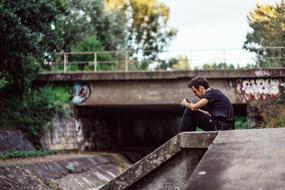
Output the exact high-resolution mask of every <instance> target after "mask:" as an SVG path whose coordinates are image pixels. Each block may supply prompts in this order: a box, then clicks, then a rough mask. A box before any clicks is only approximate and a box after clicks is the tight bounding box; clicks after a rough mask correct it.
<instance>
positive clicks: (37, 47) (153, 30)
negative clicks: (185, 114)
mask: <svg viewBox="0 0 285 190" xmlns="http://www.w3.org/2000/svg"><path fill="white" fill-rule="evenodd" d="M169 11H170V10H169V8H168V7H167V6H166V5H165V4H163V3H160V2H159V1H158V0H129V1H126V0H84V1H82V0H38V1H37V2H36V3H35V1H34V0H2V1H0V26H1V27H0V34H1V35H0V41H1V43H0V52H1V56H0V71H1V72H0V104H1V107H0V109H1V110H0V111H1V112H0V120H1V121H3V122H1V127H6V128H7V127H20V128H23V129H26V130H27V131H29V133H30V134H40V133H41V131H42V129H41V128H42V127H43V126H44V125H43V124H44V123H48V121H49V119H50V117H51V114H52V113H54V112H55V111H60V110H61V109H60V107H62V106H63V104H64V103H68V102H69V99H70V97H71V93H72V92H71V91H70V89H66V88H63V89H58V88H55V87H52V86H47V87H43V88H35V86H34V79H35V78H36V75H37V73H38V72H39V71H41V70H42V68H44V67H48V65H47V64H44V63H49V60H52V59H54V57H55V56H56V55H57V54H56V53H57V52H70V51H92V52H94V51H126V50H133V51H131V52H130V55H129V59H131V60H133V61H134V62H135V63H136V64H135V66H136V67H137V68H139V69H141V68H147V67H148V66H149V64H150V63H151V62H155V61H157V60H159V57H158V52H160V51H164V50H167V47H168V45H169V43H170V42H171V40H172V39H173V38H174V37H175V36H176V34H177V30H176V29H175V28H172V27H171V26H169V17H170V12H169ZM284 11H285V6H284V1H281V3H276V5H258V6H257V7H256V8H255V9H254V10H253V11H251V12H250V13H249V15H248V22H249V25H250V27H251V28H252V31H251V32H249V33H248V34H247V37H246V41H245V43H244V48H245V49H248V50H249V51H253V52H256V53H257V55H258V56H259V60H260V62H257V65H260V66H265V67H269V66H272V65H278V66H282V67H283V66H284V60H283V59H280V61H275V62H272V61H270V60H268V59H265V58H264V57H265V55H266V56H268V55H275V54H278V55H279V54H280V55H283V53H284V52H283V51H278V52H277V51H274V52H273V51H269V50H263V49H262V48H265V47H267V46H285V43H284V42H285V41H284V39H285V33H284V31H285V14H284ZM190 43H191V42H190ZM142 50H145V51H142ZM111 58H112V55H98V60H100V61H106V62H108V61H110V60H111ZM80 59H81V58H80ZM84 59H86V61H89V59H91V60H92V59H93V57H92V55H91V56H90V57H87V58H84ZM71 60H73V61H77V60H79V58H76V57H73V58H72V57H71ZM188 61H189V60H188V58H187V57H183V56H178V57H174V58H172V59H170V60H168V61H165V62H163V63H162V64H161V65H159V67H160V68H166V69H167V68H170V69H184V68H188V67H187V66H188V65H189V63H188ZM254 66H255V65H254ZM254 66H252V67H254ZM71 67H75V66H71ZM77 67H78V68H79V69H87V70H91V69H94V68H93V67H92V65H85V66H83V68H80V66H77ZM84 67H85V68H84ZM113 67H114V65H113V64H112V63H111V64H108V65H105V66H103V65H100V64H99V65H98V69H99V70H112V69H113ZM250 67H251V66H250ZM78 68H70V69H71V70H72V69H78ZM204 68H206V69H211V68H214V69H216V68H217V69H228V68H229V69H232V66H231V65H230V66H228V65H227V64H226V63H216V64H214V65H210V64H209V65H205V66H204ZM279 113H281V112H279ZM282 113H283V112H282ZM272 117H273V116H272ZM281 120H282V118H281Z"/></svg>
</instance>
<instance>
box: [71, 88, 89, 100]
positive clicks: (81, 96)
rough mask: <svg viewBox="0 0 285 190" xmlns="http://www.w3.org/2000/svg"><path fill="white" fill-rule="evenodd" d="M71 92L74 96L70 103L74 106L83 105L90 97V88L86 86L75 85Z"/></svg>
mask: <svg viewBox="0 0 285 190" xmlns="http://www.w3.org/2000/svg"><path fill="white" fill-rule="evenodd" d="M73 90H74V96H73V99H72V103H74V104H81V103H83V102H84V101H85V100H86V99H87V98H88V97H89V96H90V93H91V88H90V85H88V84H83V85H81V84H75V85H74V88H73Z"/></svg>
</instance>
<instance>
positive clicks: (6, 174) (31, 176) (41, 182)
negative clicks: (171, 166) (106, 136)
mask: <svg viewBox="0 0 285 190" xmlns="http://www.w3.org/2000/svg"><path fill="white" fill-rule="evenodd" d="M23 161H26V160H23ZM2 162H3V161H2ZM4 163H7V162H4ZM0 164H1V165H0V189H1V190H15V189H17V190H31V189H36V190H40V189H57V190H77V189H80V190H87V189H96V188H99V187H100V186H102V185H103V184H105V183H107V182H109V181H110V180H111V179H113V178H114V177H116V176H118V175H119V174H121V173H122V172H123V171H124V170H126V169H127V168H128V167H129V166H130V163H129V162H128V161H127V160H125V159H124V157H122V156H121V155H119V154H108V153H104V154H97V155H81V156H78V157H74V156H72V155H71V156H70V158H68V159H66V157H65V159H58V160H50V161H40V162H35V163H28V164H27V163H25V164H21V163H17V164H12V165H11V164H9V165H7V164H5V165H4V164H2V163H1V162H0Z"/></svg>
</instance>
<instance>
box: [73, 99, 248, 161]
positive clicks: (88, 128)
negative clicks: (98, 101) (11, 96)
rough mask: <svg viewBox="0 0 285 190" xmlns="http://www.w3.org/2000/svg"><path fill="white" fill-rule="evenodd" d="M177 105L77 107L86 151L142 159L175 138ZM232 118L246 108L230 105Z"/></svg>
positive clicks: (177, 121)
mask: <svg viewBox="0 0 285 190" xmlns="http://www.w3.org/2000/svg"><path fill="white" fill-rule="evenodd" d="M183 109H184V108H183V107H182V106H180V105H148V106H146V105H140V106H138V105H133V106H125V105H124V106H122V105H121V106H119V105H117V106H77V107H76V110H77V115H78V117H79V118H80V119H81V121H82V122H83V126H84V135H85V139H86V141H88V144H89V147H86V148H87V149H90V150H105V151H106V150H108V151H119V152H124V151H126V152H131V151H133V150H134V151H135V152H136V153H138V152H141V154H142V155H143V156H144V155H146V154H147V153H149V152H150V151H152V150H154V149H155V148H156V147H158V146H160V145H162V144H163V143H164V142H166V141H167V140H169V139H170V138H172V137H173V136H175V135H176V134H177V131H178V129H179V125H180V121H181V116H182V113H183ZM234 109H235V112H236V116H245V115H246V105H244V104H236V105H234Z"/></svg>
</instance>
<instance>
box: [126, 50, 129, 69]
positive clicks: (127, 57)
mask: <svg viewBox="0 0 285 190" xmlns="http://www.w3.org/2000/svg"><path fill="white" fill-rule="evenodd" d="M128 59H129V56H128V51H126V53H125V71H126V72H128V70H129V63H128Z"/></svg>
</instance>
